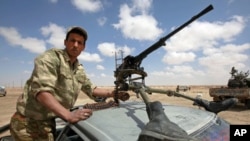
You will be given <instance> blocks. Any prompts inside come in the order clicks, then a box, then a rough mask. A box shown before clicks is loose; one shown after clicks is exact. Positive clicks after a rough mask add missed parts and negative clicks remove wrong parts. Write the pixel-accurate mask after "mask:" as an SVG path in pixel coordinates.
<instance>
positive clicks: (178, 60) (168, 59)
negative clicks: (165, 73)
mask: <svg viewBox="0 0 250 141" xmlns="http://www.w3.org/2000/svg"><path fill="white" fill-rule="evenodd" d="M195 56H196V55H195V54H194V53H193V52H174V51H172V52H167V54H166V55H164V57H163V62H165V63H168V64H182V63H185V62H192V61H194V59H195Z"/></svg>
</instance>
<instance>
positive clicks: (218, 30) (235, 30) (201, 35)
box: [164, 16, 246, 51]
mask: <svg viewBox="0 0 250 141" xmlns="http://www.w3.org/2000/svg"><path fill="white" fill-rule="evenodd" d="M245 26H246V21H245V20H244V19H243V17H240V16H234V17H233V18H232V19H231V20H230V21H226V22H222V21H216V22H211V23H210V22H206V21H195V22H193V23H191V25H190V26H188V27H185V28H184V29H182V30H181V31H179V32H178V33H177V34H175V35H174V36H173V37H171V38H170V39H169V40H168V41H167V42H166V43H167V45H166V46H165V47H164V48H165V49H166V50H172V51H187V50H199V49H202V48H210V47H214V46H218V45H219V43H228V42H231V41H233V40H235V38H236V36H237V35H239V34H240V33H241V32H242V31H243V29H244V27H245Z"/></svg>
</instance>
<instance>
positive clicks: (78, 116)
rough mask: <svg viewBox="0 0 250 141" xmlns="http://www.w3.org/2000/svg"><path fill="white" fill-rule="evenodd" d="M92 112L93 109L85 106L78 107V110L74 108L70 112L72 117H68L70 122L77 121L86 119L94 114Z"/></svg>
mask: <svg viewBox="0 0 250 141" xmlns="http://www.w3.org/2000/svg"><path fill="white" fill-rule="evenodd" d="M92 113H93V112H92V110H91V109H84V108H81V109H77V110H74V111H72V112H71V113H70V114H71V116H70V118H68V120H67V121H68V122H69V123H76V122H78V121H80V120H86V119H88V118H89V117H90V116H91V115H92Z"/></svg>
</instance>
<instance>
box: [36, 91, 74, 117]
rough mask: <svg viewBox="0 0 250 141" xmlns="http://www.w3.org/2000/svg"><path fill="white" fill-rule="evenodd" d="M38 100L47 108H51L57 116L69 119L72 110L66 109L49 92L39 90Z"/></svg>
mask: <svg viewBox="0 0 250 141" xmlns="http://www.w3.org/2000/svg"><path fill="white" fill-rule="evenodd" d="M36 98H37V100H38V101H39V102H40V103H41V104H42V105H43V106H45V107H46V108H48V109H49V110H51V111H52V112H53V113H55V114H56V115H57V116H59V117H61V118H63V119H65V120H68V118H69V116H70V111H69V110H67V109H65V108H64V107H63V106H62V105H61V104H60V103H59V102H58V101H57V100H56V99H55V97H54V96H53V95H52V94H50V93H49V92H39V93H38V94H37V97H36Z"/></svg>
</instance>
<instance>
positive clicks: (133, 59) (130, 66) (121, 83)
mask: <svg viewBox="0 0 250 141" xmlns="http://www.w3.org/2000/svg"><path fill="white" fill-rule="evenodd" d="M212 9H213V6H212V5H209V6H208V7H206V8H205V9H204V10H202V11H201V12H200V13H198V14H197V15H195V16H193V17H192V18H191V19H190V20H188V21H187V22H185V23H184V24H183V25H181V26H180V27H178V28H176V29H175V30H174V31H172V32H171V33H169V34H168V35H166V36H165V37H162V38H161V39H160V40H159V41H158V42H156V43H154V44H153V45H151V46H150V47H149V48H147V49H146V50H144V51H143V52H141V53H140V54H139V55H137V56H131V55H128V56H126V57H125V58H124V59H123V58H122V59H123V60H122V63H121V64H120V65H119V66H118V67H117V68H116V70H115V71H114V76H115V78H116V81H115V82H114V83H115V85H116V89H117V91H118V90H123V91H127V90H128V89H129V84H128V83H130V82H132V81H134V80H138V79H141V80H142V81H143V84H144V78H145V77H146V76H147V73H146V72H145V71H144V69H143V68H142V67H140V64H141V62H142V60H143V59H144V58H146V57H147V55H148V54H150V53H152V52H153V51H155V50H156V49H158V48H160V47H161V46H164V45H165V41H166V40H167V39H169V38H170V37H171V36H173V35H174V34H176V33H177V32H179V31H180V30H182V29H183V28H184V27H186V26H187V25H189V24H190V23H191V22H193V21H194V20H196V19H198V18H199V17H201V16H203V15H204V14H206V13H207V12H209V11H211V10H212ZM133 74H135V75H139V77H136V78H131V77H132V75H133ZM127 82H128V83H127Z"/></svg>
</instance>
